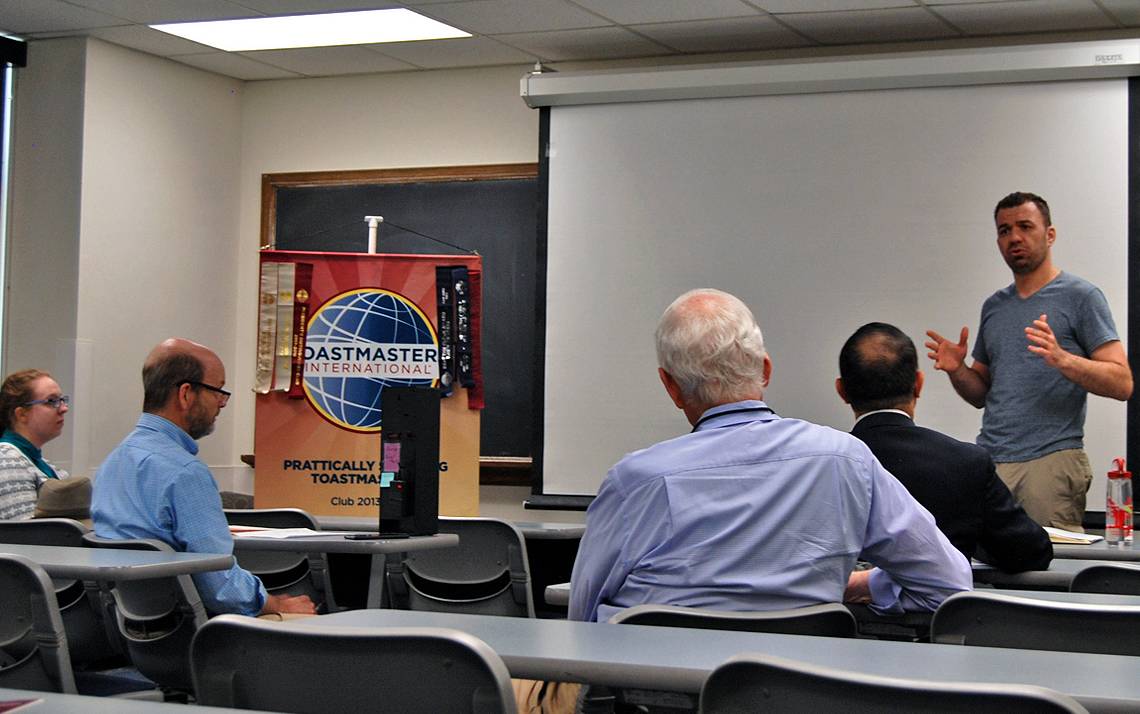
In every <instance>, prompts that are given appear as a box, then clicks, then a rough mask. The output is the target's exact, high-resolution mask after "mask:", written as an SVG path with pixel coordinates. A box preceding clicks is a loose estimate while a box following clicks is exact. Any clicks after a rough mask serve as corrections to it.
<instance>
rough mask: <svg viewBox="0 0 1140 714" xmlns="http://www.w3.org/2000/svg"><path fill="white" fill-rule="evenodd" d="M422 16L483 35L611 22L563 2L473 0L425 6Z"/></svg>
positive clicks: (565, 28)
mask: <svg viewBox="0 0 1140 714" xmlns="http://www.w3.org/2000/svg"><path fill="white" fill-rule="evenodd" d="M419 9H420V10H421V11H422V12H423V14H425V15H427V16H429V17H432V18H435V19H436V20H439V21H441V22H446V23H447V24H449V25H453V26H455V27H458V28H460V29H461V30H466V31H468V32H474V33H478V34H481V35H497V34H503V33H508V32H543V31H547V30H568V29H576V28H583V27H604V26H606V25H608V24H610V23H608V22H606V21H605V20H603V19H602V18H600V17H598V16H597V15H594V14H593V13H590V12H586V11H585V10H583V9H581V8H579V7H577V6H575V5H571V4H570V3H568V2H565V1H564V0H471V1H470V2H457V3H445V4H440V5H424V6H422V7H421V8H419Z"/></svg>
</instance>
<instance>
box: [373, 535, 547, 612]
mask: <svg viewBox="0 0 1140 714" xmlns="http://www.w3.org/2000/svg"><path fill="white" fill-rule="evenodd" d="M439 532H440V533H455V534H457V535H458V536H459V545H458V546H456V547H455V548H440V549H438V550H420V551H413V552H410V553H403V554H400V555H396V556H392V557H391V558H389V559H388V565H387V574H386V577H387V584H388V592H389V594H390V597H391V598H392V606H393V607H395V608H399V609H402V610H430V611H433V612H466V613H474V614H479V615H507V616H512V617H534V600H533V596H532V595H531V588H530V568H529V567H528V565H527V556H526V541H525V540H524V539H523V535H522V533H521V532H520V531H519V530H518V529H517V528H515V527H514V526H513V525H511V524H510V523H507V522H506V521H500V520H497V519H494V518H440V519H439Z"/></svg>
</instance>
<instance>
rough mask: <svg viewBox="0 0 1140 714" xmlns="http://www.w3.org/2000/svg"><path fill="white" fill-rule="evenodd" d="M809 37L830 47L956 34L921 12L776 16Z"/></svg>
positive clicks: (915, 10)
mask: <svg viewBox="0 0 1140 714" xmlns="http://www.w3.org/2000/svg"><path fill="white" fill-rule="evenodd" d="M777 17H778V18H779V19H780V20H781V21H782V22H786V23H787V24H788V25H790V26H791V27H792V28H794V29H796V30H798V31H799V32H802V33H804V34H805V35H807V36H808V37H810V38H812V39H814V40H817V41H819V42H822V43H824V44H831V45H846V44H857V43H864V42H900V41H906V40H929V39H935V38H942V37H956V36H958V34H959V33H957V32H955V31H954V30H953V29H952V28H950V27H947V26H946V24H945V23H943V22H940V21H939V20H938V18H936V17H934V16H933V15H932V14H930V13H929V12H927V11H926V10H923V9H921V8H899V9H896V10H863V11H860V12H813V13H804V14H798V13H790V14H787V15H778V16H777Z"/></svg>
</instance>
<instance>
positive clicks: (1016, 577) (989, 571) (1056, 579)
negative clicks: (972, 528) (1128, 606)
mask: <svg viewBox="0 0 1140 714" xmlns="http://www.w3.org/2000/svg"><path fill="white" fill-rule="evenodd" d="M1093 565H1116V566H1120V565H1127V564H1125V563H1121V562H1120V561H1119V560H1116V561H1110V560H1075V559H1070V558H1054V559H1053V562H1052V563H1050V564H1049V569H1048V570H1028V571H1026V572H1024V573H1003V572H1002V571H1000V570H998V569H996V568H993V567H990V566H988V565H985V564H983V563H978V562H974V563H973V566H974V584H975V585H992V586H993V587H996V588H1019V589H1023V590H1068V589H1069V583H1071V582H1072V581H1073V576H1074V575H1076V574H1077V573H1078V572H1080V571H1081V570H1084V569H1085V568H1088V567H1090V566H1093Z"/></svg>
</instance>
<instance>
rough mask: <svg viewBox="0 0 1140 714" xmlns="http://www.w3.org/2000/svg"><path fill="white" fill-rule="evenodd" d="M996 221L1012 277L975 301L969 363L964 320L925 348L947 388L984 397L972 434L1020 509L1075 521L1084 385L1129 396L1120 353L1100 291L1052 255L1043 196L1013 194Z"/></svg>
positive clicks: (1084, 477) (973, 398) (1085, 476)
mask: <svg viewBox="0 0 1140 714" xmlns="http://www.w3.org/2000/svg"><path fill="white" fill-rule="evenodd" d="M994 223H995V224H996V226H997V243H998V250H999V251H1000V252H1001V255H1002V258H1004V259H1005V262H1006V264H1007V265H1008V266H1009V268H1010V270H1011V271H1013V284H1012V285H1010V286H1008V287H1006V288H1004V289H1002V290H999V291H998V292H996V293H994V294H993V295H991V296H990V297H989V299H987V300H986V302H985V304H984V305H983V306H982V317H981V325H980V327H979V331H978V339H977V342H976V343H975V345H974V350H973V353H972V355H973V358H974V362H973V364H971V365H969V366H967V365H966V352H967V338H968V336H969V331H968V330H967V328H965V327H963V328H962V332H961V335H960V337H959V339H958V342H957V343H955V342H952V341H950V340H947V339H946V338H944V337H942V336H941V335H939V334H938V333H937V332H934V331H929V332H927V333H926V334H927V336H928V337H930V340H929V341H928V342H927V343H926V347H927V348H928V349H929V350H930V352H929V356H930V358H931V359H933V360H934V366H935V368H936V369H940V370H943V371H945V372H946V373H947V374H948V375H949V377H950V383H951V384H952V385H953V386H954V390H955V391H956V392H958V394H959V395H960V396H961V397H962V398H963V399H965V400H966V401H967V402H969V403H970V404H973V405H974V406H975V407H979V408H980V407H985V412H984V413H983V415H982V431H981V433H980V434H979V435H978V444H979V445H981V446H983V447H985V448H986V449H988V450H989V451H990V453H991V454H992V455H993V458H994V461H995V462H997V468H998V475H999V476H1001V478H1002V480H1003V481H1005V483H1006V485H1007V486H1009V489H1010V491H1011V492H1013V495H1014V498H1016V499H1017V500H1018V501H1020V502H1021V505H1022V506H1023V507H1024V508H1025V511H1026V512H1027V513H1028V514H1029V515H1030V516H1031V517H1032V518H1033V519H1034V520H1035V521H1037V522H1038V523H1040V524H1041V525H1045V526H1056V527H1058V528H1066V529H1070V530H1081V520H1082V519H1083V517H1084V510H1085V493H1086V492H1087V491H1088V488H1089V484H1090V483H1091V481H1092V469H1091V467H1090V466H1089V463H1088V458H1087V457H1086V456H1085V453H1084V450H1083V448H1082V447H1083V438H1084V421H1085V402H1086V395H1087V394H1088V393H1089V392H1092V393H1093V394H1098V395H1101V396H1105V397H1111V398H1113V399H1120V400H1126V399H1128V398H1129V397H1130V396H1131V395H1132V373H1131V371H1130V370H1129V367H1128V357H1127V355H1126V354H1125V352H1124V346H1123V345H1122V344H1121V342H1120V338H1119V337H1118V336H1117V334H1116V328H1115V326H1114V325H1113V322H1112V314H1111V313H1110V311H1109V309H1108V303H1107V302H1106V301H1105V299H1104V294H1103V293H1101V291H1100V290H1099V289H1098V288H1097V287H1096V286H1095V285H1093V284H1092V283H1089V282H1088V281H1086V280H1082V279H1081V278H1078V277H1076V276H1075V275H1071V274H1069V273H1063V272H1061V270H1060V269H1059V268H1057V267H1055V266H1054V265H1053V259H1052V246H1053V242H1054V241H1055V240H1056V238H1057V231H1056V228H1054V227H1053V224H1052V221H1051V218H1050V215H1049V205H1048V204H1047V203H1046V202H1045V199H1043V198H1041V197H1040V196H1037V195H1035V194H1032V193H1011V194H1010V195H1008V196H1006V197H1005V198H1003V199H1002V200H1001V201H1000V202H999V203H998V205H997V207H996V208H995V209H994Z"/></svg>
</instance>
